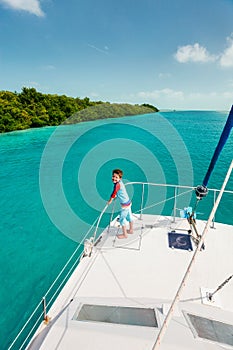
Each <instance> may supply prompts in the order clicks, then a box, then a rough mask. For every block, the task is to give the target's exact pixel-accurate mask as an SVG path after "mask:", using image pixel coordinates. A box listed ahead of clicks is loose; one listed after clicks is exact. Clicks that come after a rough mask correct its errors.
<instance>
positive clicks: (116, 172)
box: [112, 169, 123, 178]
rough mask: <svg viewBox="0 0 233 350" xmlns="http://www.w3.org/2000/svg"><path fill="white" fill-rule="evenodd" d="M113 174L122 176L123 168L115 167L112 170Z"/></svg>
mask: <svg viewBox="0 0 233 350" xmlns="http://www.w3.org/2000/svg"><path fill="white" fill-rule="evenodd" d="M113 174H117V175H118V176H119V177H120V178H122V176H123V171H122V170H121V169H114V170H113V171H112V175H113Z"/></svg>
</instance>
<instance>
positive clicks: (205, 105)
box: [129, 88, 233, 111]
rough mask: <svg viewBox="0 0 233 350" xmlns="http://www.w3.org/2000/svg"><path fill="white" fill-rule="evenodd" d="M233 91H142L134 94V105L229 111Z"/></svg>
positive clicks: (132, 98)
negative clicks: (145, 104) (148, 104)
mask: <svg viewBox="0 0 233 350" xmlns="http://www.w3.org/2000/svg"><path fill="white" fill-rule="evenodd" d="M232 95H233V92H232V89H229V90H228V91H227V90H226V91H222V92H217V91H209V92H185V91H179V90H177V91H176V90H173V89H169V88H166V89H162V90H153V91H141V92H139V93H138V94H132V95H131V96H130V97H129V99H131V100H132V103H150V104H153V105H155V106H156V107H158V108H159V109H181V110H185V109H187V110H191V109H194V110H226V111H227V110H229V109H230V107H231V105H232Z"/></svg>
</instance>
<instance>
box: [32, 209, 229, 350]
mask: <svg viewBox="0 0 233 350" xmlns="http://www.w3.org/2000/svg"><path fill="white" fill-rule="evenodd" d="M204 227H205V222H204V221H197V229H198V232H199V233H202V231H203V229H204ZM188 229H189V224H188V222H187V220H186V219H180V218H177V219H176V222H175V223H173V222H172V218H171V217H164V216H150V215H143V218H142V220H140V219H139V218H138V219H137V220H135V230H134V234H132V235H128V238H127V239H118V238H116V234H117V233H118V231H119V230H120V229H119V228H118V224H117V222H115V223H114V225H113V226H112V227H110V229H109V230H107V229H106V230H105V231H104V233H103V237H102V239H101V240H100V242H99V243H98V244H97V245H96V246H95V247H94V252H93V254H92V256H91V257H85V258H83V259H82V261H81V263H80V264H79V266H78V267H77V269H76V270H75V272H74V273H73V275H72V277H71V278H70V280H69V281H68V283H67V285H66V286H65V287H64V289H63V290H62V292H61V294H60V296H59V297H58V299H57V300H56V302H55V303H54V305H53V307H52V308H51V310H50V311H49V316H50V317H51V320H50V323H49V325H48V326H43V327H42V328H41V329H40V333H39V334H38V335H37V337H36V338H35V339H34V341H33V343H32V344H31V345H30V347H29V349H30V350H35V349H40V350H55V349H56V350H73V349H85V350H86V349H92V350H93V349H101V350H105V349H108V350H109V349H121V350H131V349H134V350H137V349H138V350H139V349H140V350H142V349H152V348H153V346H154V344H155V341H156V337H157V335H158V333H159V329H160V328H161V325H162V324H163V321H164V318H165V316H166V314H167V312H168V309H169V307H170V305H171V302H172V300H173V299H174V297H175V294H176V292H177V290H178V288H179V286H180V283H181V281H182V278H183V276H184V274H185V272H186V269H187V266H188V265H189V263H190V260H191V258H192V256H193V251H189V250H183V249H176V247H174V248H171V247H169V244H168V233H169V232H171V231H173V230H175V231H176V233H182V234H186V235H187V236H189V235H188V233H187V230H188ZM119 233H120V231H119ZM181 244H182V242H181ZM192 247H193V249H195V247H196V246H195V244H194V243H193V242H192ZM232 252H233V229H232V226H228V225H224V224H218V223H215V228H214V229H211V228H209V231H208V233H207V236H206V239H205V249H204V250H202V251H200V252H199V253H198V255H197V259H196V261H195V265H194V267H193V269H192V270H191V272H190V276H189V279H188V281H187V284H186V285H185V288H184V290H183V293H182V295H181V298H180V301H179V303H178V305H177V308H176V309H175V310H174V314H173V318H172V320H171V322H170V325H169V327H168V330H167V333H166V334H165V337H164V339H163V341H162V343H161V346H160V349H161V350H171V349H173V350H176V349H179V350H181V349H185V350H187V349H198V350H202V349H208V350H212V349H224V348H228V349H232V348H233V297H232V296H233V279H231V280H230V281H229V282H228V283H226V284H225V285H224V286H223V287H222V288H221V289H220V290H219V291H218V292H217V293H216V294H215V295H214V298H213V301H212V302H208V301H207V298H206V290H207V291H209V292H212V291H215V290H216V289H217V287H218V286H219V285H221V284H222V283H223V282H224V281H225V280H226V279H227V278H228V277H229V276H230V275H232V273H233V254H232ZM219 262H221V264H220V263H219ZM71 300H72V301H71ZM84 304H85V305H95V306H96V305H103V306H117V307H130V308H132V309H135V308H140V309H150V310H151V309H152V310H155V320H156V322H157V323H158V327H155V326H139V325H130V324H119V323H111V322H109V321H108V322H107V321H106V322H98V321H96V320H94V321H93V320H88V319H87V320H78V319H77V318H78V315H79V311H80V310H81V308H82V306H83V305H84ZM93 308H94V307H93ZM104 312H105V311H103V310H102V314H101V315H102V316H103V313H104ZM187 313H190V314H192V315H196V316H198V317H202V318H203V325H206V321H205V319H210V320H215V321H217V327H218V326H220V328H219V330H218V331H219V333H221V334H223V333H224V332H225V333H226V334H225V335H223V336H222V338H221V337H220V338H218V339H220V341H219V340H218V341H215V340H214V339H212V328H211V330H210V328H209V326H208V325H206V332H204V333H205V334H206V333H207V335H208V337H209V338H210V340H208V339H203V338H200V337H198V336H196V333H195V331H194V330H193V326H192V325H191V326H190V320H189V318H188V317H187ZM87 316H88V315H87ZM132 318H134V317H131V321H135V320H134V319H133V320H132ZM199 321H200V320H199ZM199 324H200V322H199ZM223 324H225V325H227V327H225V328H224V327H223V328H222V327H221V325H223ZM203 328H205V327H204V326H203ZM204 331H205V330H204ZM222 339H223V340H224V339H226V343H225V344H224V343H222Z"/></svg>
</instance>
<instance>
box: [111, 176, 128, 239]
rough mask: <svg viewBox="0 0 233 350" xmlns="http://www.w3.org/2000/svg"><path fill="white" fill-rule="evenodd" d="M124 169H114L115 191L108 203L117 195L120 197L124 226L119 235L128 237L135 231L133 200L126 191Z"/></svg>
mask: <svg viewBox="0 0 233 350" xmlns="http://www.w3.org/2000/svg"><path fill="white" fill-rule="evenodd" d="M122 176H123V171H122V170H120V169H114V170H113V172H112V182H113V183H114V188H113V192H112V194H111V197H110V199H109V201H108V205H109V204H110V203H112V200H113V199H114V198H116V197H118V198H119V200H120V204H121V214H120V224H121V226H122V234H121V235H117V237H118V238H120V239H121V238H127V237H128V236H127V233H133V216H132V212H131V201H130V199H129V196H128V194H127V192H126V189H125V185H124V184H123V182H122V180H121V179H122ZM126 221H128V222H129V230H126V226H125V225H126Z"/></svg>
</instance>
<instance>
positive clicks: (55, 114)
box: [0, 87, 158, 133]
mask: <svg viewBox="0 0 233 350" xmlns="http://www.w3.org/2000/svg"><path fill="white" fill-rule="evenodd" d="M154 112H158V109H157V108H156V107H154V106H153V105H150V104H147V103H144V104H142V105H131V104H127V103H119V104H118V103H110V102H102V101H90V99H89V98H88V97H85V98H83V99H81V98H79V97H76V98H74V97H68V96H65V95H52V94H43V93H41V92H38V91H37V90H36V89H35V88H26V87H23V88H22V91H21V92H20V93H18V92H10V91H0V133H4V132H9V131H15V130H24V129H29V128H39V127H44V126H56V125H60V124H74V123H80V122H83V121H89V120H97V119H105V118H116V117H123V116H131V115H137V114H147V113H154Z"/></svg>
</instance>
